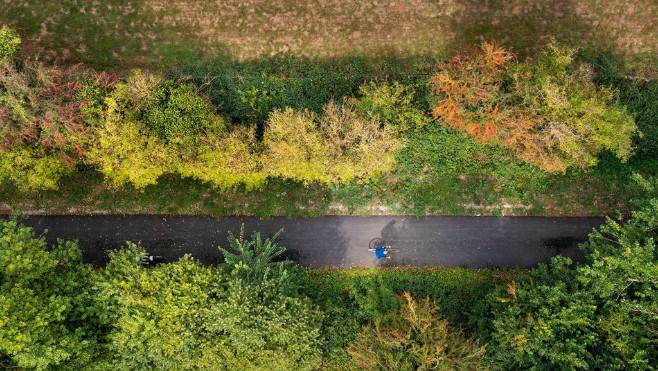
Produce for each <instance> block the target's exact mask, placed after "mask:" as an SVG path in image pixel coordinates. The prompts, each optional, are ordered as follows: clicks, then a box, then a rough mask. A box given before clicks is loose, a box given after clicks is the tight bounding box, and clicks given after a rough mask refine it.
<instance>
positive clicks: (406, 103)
mask: <svg viewBox="0 0 658 371" xmlns="http://www.w3.org/2000/svg"><path fill="white" fill-rule="evenodd" d="M359 94H360V95H361V96H360V97H359V98H358V99H357V100H356V103H355V107H356V110H357V111H358V112H359V113H360V114H362V115H364V116H366V117H368V118H370V119H374V120H377V121H380V122H384V123H386V124H387V125H389V126H391V130H393V131H394V132H396V133H398V135H405V134H407V135H408V133H410V132H413V131H417V130H419V129H422V128H423V127H424V126H425V125H426V124H427V123H428V122H429V121H430V118H429V117H427V115H425V112H423V111H422V110H420V109H419V108H418V105H419V103H418V102H417V101H416V91H415V89H414V87H412V86H410V85H402V84H400V83H399V82H397V81H394V82H393V83H391V84H388V83H382V84H375V83H374V82H370V83H369V84H364V85H361V87H360V88H359Z"/></svg>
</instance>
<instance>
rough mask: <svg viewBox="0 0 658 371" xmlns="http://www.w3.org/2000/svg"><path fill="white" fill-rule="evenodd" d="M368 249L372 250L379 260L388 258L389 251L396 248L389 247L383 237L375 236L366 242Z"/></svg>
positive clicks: (389, 256) (389, 255)
mask: <svg viewBox="0 0 658 371" xmlns="http://www.w3.org/2000/svg"><path fill="white" fill-rule="evenodd" d="M368 251H371V252H374V253H375V259H377V260H379V259H383V258H386V259H390V258H391V252H394V251H398V250H397V249H394V248H393V247H391V245H386V244H385V243H384V240H383V239H381V238H379V237H376V238H373V239H372V240H370V243H368Z"/></svg>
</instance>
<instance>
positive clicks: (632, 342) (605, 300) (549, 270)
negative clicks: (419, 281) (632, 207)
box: [491, 182, 658, 370]
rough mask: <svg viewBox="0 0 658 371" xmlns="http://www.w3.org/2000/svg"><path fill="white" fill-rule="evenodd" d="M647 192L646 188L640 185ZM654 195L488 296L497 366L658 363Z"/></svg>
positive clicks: (656, 204)
mask: <svg viewBox="0 0 658 371" xmlns="http://www.w3.org/2000/svg"><path fill="white" fill-rule="evenodd" d="M645 185H647V186H649V188H650V190H652V191H653V189H652V188H653V186H650V185H649V183H646V182H645ZM657 223H658V200H657V199H655V198H651V199H649V200H646V201H645V202H643V206H642V207H641V208H640V209H639V210H637V211H635V212H634V213H633V215H632V217H631V218H630V219H629V220H627V221H624V222H620V221H616V220H612V219H609V220H608V222H607V224H606V225H604V226H603V227H602V228H601V230H600V231H595V232H593V233H592V234H591V235H590V238H589V242H588V243H586V244H584V245H583V246H582V248H583V249H584V250H585V253H586V256H587V264H585V265H581V266H578V267H576V268H575V269H572V268H571V267H570V266H571V264H572V263H571V261H570V260H569V259H567V258H561V257H558V258H554V259H553V261H552V263H551V264H550V265H548V266H541V267H539V268H538V269H536V270H534V271H533V272H531V274H530V275H529V276H527V277H523V278H519V279H518V280H515V281H513V282H511V283H510V284H509V285H508V287H507V288H506V289H505V290H500V292H499V293H497V294H496V295H494V296H493V297H492V299H493V300H497V301H499V302H500V303H499V304H496V305H495V307H496V309H495V311H494V314H495V317H496V319H495V321H494V323H493V327H494V332H493V337H492V344H491V345H492V347H491V354H492V359H493V361H494V364H495V365H497V366H498V367H501V368H503V369H510V368H543V369H556V368H557V369H593V368H594V369H619V370H623V369H628V368H633V369H651V368H652V367H653V366H655V365H656V363H657V362H658V351H657V349H658V347H657V345H658V336H657V335H658V286H657V285H658V281H657V280H656V278H657V277H658V252H657V249H656V245H655V239H656V227H657V225H658V224H657Z"/></svg>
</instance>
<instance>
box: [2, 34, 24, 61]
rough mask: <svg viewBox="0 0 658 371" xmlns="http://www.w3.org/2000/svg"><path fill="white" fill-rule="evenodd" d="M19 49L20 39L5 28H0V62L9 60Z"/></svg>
mask: <svg viewBox="0 0 658 371" xmlns="http://www.w3.org/2000/svg"><path fill="white" fill-rule="evenodd" d="M20 47H21V38H20V37H19V36H18V35H17V34H16V31H14V30H12V29H11V28H9V27H7V26H2V27H1V28H0V61H2V60H3V59H11V58H12V57H13V56H14V54H16V52H18V50H19V49H20Z"/></svg>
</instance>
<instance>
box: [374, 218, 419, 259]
mask: <svg viewBox="0 0 658 371" xmlns="http://www.w3.org/2000/svg"><path fill="white" fill-rule="evenodd" d="M407 231H408V227H407V226H406V225H405V223H400V222H399V221H397V220H395V219H393V220H391V221H390V222H388V223H387V224H386V225H385V226H384V228H382V230H381V232H380V235H381V239H382V241H383V242H384V244H386V245H389V246H391V248H392V249H393V251H392V252H391V258H390V259H379V260H378V261H377V262H376V266H377V267H381V268H392V267H398V266H404V265H411V264H413V261H411V260H410V259H409V258H407V257H405V252H404V250H403V249H402V246H401V243H400V242H401V237H402V236H403V235H406V234H408V233H407Z"/></svg>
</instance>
